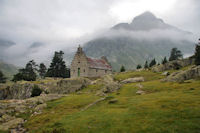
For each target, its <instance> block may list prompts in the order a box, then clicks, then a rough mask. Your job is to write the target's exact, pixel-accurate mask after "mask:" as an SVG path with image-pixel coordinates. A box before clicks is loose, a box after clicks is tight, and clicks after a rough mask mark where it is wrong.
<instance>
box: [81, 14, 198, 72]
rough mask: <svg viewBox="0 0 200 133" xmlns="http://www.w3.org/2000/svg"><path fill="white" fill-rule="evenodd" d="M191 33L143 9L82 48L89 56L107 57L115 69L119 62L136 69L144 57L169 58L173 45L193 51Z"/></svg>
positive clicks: (185, 53)
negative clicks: (137, 14) (135, 15)
mask: <svg viewBox="0 0 200 133" xmlns="http://www.w3.org/2000/svg"><path fill="white" fill-rule="evenodd" d="M192 40H193V38H192V33H190V32H187V31H184V30H181V29H178V28H176V27H174V26H171V25H169V24H167V23H165V22H164V21H163V20H162V19H160V18H157V17H156V16H155V15H154V14H153V13H151V12H144V13H143V14H141V15H139V16H137V17H135V18H134V19H133V21H132V22H131V23H130V24H129V23H119V24H117V25H115V26H113V27H111V29H109V30H108V31H107V32H105V33H103V34H102V35H100V36H99V37H97V38H95V39H93V40H91V41H89V42H87V43H86V44H85V45H84V50H85V51H86V54H87V55H88V56H92V57H100V56H102V55H104V56H107V58H108V60H109V61H110V63H111V64H112V66H113V68H114V69H115V70H119V68H120V66H121V65H125V67H126V68H127V69H135V67H136V65H137V64H141V65H143V64H144V62H145V61H146V60H148V61H150V60H151V59H153V58H156V60H157V61H158V62H160V61H161V60H162V59H163V58H164V56H167V57H169V53H170V50H171V49H172V48H173V47H177V48H178V49H180V50H181V51H182V52H183V54H184V55H190V54H193V50H194V44H195V43H194V42H193V41H192Z"/></svg>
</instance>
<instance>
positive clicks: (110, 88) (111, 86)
mask: <svg viewBox="0 0 200 133" xmlns="http://www.w3.org/2000/svg"><path fill="white" fill-rule="evenodd" d="M92 84H99V85H102V88H101V89H100V91H101V92H102V93H110V92H114V91H116V90H118V89H119V88H120V84H119V83H118V82H117V81H114V79H113V76H112V75H104V76H103V77H101V78H100V79H97V80H95V81H93V82H92ZM98 93H99V94H100V92H98ZM103 95H104V94H103Z"/></svg>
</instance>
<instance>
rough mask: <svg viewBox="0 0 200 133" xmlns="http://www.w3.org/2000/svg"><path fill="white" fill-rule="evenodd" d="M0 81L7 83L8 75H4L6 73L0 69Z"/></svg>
mask: <svg viewBox="0 0 200 133" xmlns="http://www.w3.org/2000/svg"><path fill="white" fill-rule="evenodd" d="M0 83H6V77H4V74H3V73H2V72H1V70H0Z"/></svg>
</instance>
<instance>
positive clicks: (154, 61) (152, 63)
mask: <svg viewBox="0 0 200 133" xmlns="http://www.w3.org/2000/svg"><path fill="white" fill-rule="evenodd" d="M154 65H156V60H155V58H154V59H153V60H152V61H151V62H150V64H149V67H152V66H154Z"/></svg>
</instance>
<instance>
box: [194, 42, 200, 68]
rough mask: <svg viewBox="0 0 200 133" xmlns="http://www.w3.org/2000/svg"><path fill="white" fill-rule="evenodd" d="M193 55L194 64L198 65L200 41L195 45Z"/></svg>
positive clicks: (199, 61)
mask: <svg viewBox="0 0 200 133" xmlns="http://www.w3.org/2000/svg"><path fill="white" fill-rule="evenodd" d="M199 40H200V39H199ZM194 57H195V65H200V43H199V44H197V45H196V48H195V54H194Z"/></svg>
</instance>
